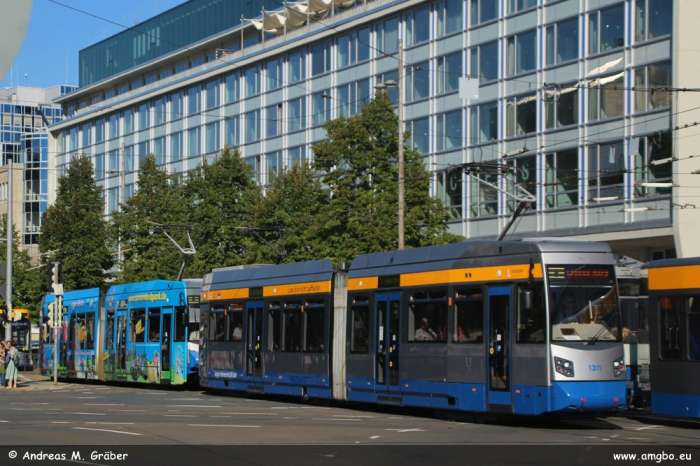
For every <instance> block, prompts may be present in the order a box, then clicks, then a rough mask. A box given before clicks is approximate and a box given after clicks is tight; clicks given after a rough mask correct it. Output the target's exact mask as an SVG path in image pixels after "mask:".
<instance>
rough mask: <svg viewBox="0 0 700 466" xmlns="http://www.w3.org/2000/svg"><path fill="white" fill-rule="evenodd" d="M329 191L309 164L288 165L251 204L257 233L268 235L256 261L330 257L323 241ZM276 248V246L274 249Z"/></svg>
mask: <svg viewBox="0 0 700 466" xmlns="http://www.w3.org/2000/svg"><path fill="white" fill-rule="evenodd" d="M328 207H329V200H328V191H326V190H324V189H323V185H322V184H321V181H320V180H319V179H318V177H317V176H316V174H315V173H314V170H313V169H312V168H311V167H310V166H309V165H308V164H305V163H304V164H301V165H299V164H294V165H292V167H291V168H285V169H284V170H282V172H281V173H279V174H278V175H277V177H276V178H275V179H274V181H273V182H272V184H271V185H270V186H268V187H267V189H266V191H265V196H264V197H261V198H260V200H259V202H258V203H256V204H255V205H254V206H252V209H253V210H252V212H251V219H253V220H254V221H255V228H256V232H257V235H260V236H261V237H263V238H264V239H265V241H266V242H267V244H266V243H265V242H262V241H261V244H260V247H259V248H257V249H256V250H255V251H254V254H253V256H254V257H255V262H258V263H270V262H272V263H282V262H285V263H287V262H302V261H308V260H315V259H322V258H325V257H327V256H326V253H327V251H328V249H327V248H326V246H325V244H324V241H325V239H326V238H325V237H326V232H325V218H326V215H327V209H328ZM273 248H274V249H273Z"/></svg>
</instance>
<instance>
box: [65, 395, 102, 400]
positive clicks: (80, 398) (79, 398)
mask: <svg viewBox="0 0 700 466" xmlns="http://www.w3.org/2000/svg"><path fill="white" fill-rule="evenodd" d="M71 398H73V399H75V400H94V399H95V398H104V397H102V396H71Z"/></svg>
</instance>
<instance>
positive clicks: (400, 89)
mask: <svg viewBox="0 0 700 466" xmlns="http://www.w3.org/2000/svg"><path fill="white" fill-rule="evenodd" d="M402 74H403V40H401V39H399V73H398V78H397V79H396V81H394V80H393V79H390V80H388V81H385V82H383V83H379V84H377V85H376V86H374V87H375V88H376V89H386V88H388V87H395V88H396V90H397V91H398V92H399V102H398V119H399V160H398V170H399V212H398V215H399V219H398V220H399V228H398V229H399V249H404V247H405V233H404V231H405V200H404V193H405V188H404V160H403V142H404V141H403V85H402V83H403V79H401V77H402Z"/></svg>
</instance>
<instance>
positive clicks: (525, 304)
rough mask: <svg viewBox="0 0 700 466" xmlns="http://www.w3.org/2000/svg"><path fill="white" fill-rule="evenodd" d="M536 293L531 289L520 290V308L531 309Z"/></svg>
mask: <svg viewBox="0 0 700 466" xmlns="http://www.w3.org/2000/svg"><path fill="white" fill-rule="evenodd" d="M534 299H535V296H534V293H533V292H532V291H531V290H520V310H521V311H531V310H532V309H533V308H534V307H535V305H534V302H533V301H534Z"/></svg>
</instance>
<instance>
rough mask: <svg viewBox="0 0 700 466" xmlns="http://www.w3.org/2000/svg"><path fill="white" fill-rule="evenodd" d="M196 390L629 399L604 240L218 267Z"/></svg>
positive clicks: (536, 400)
mask: <svg viewBox="0 0 700 466" xmlns="http://www.w3.org/2000/svg"><path fill="white" fill-rule="evenodd" d="M201 312H202V325H203V333H202V347H201V354H200V366H199V375H200V384H201V385H202V386H203V387H207V388H212V389H221V390H239V391H247V392H254V393H265V394H268V393H269V394H286V395H295V396H301V397H302V398H309V397H315V398H325V399H336V400H343V401H351V402H364V403H377V404H394V405H402V406H420V407H432V408H441V409H447V410H464V411H475V412H495V413H513V414H523V415H541V414H544V413H562V412H581V411H588V412H610V411H612V410H618V409H624V408H626V406H627V404H626V386H627V382H626V370H625V363H624V353H623V346H622V340H621V332H620V304H619V298H618V292H617V283H616V279H615V263H614V259H613V256H612V254H611V253H610V249H609V248H608V246H607V245H604V244H596V243H580V242H563V241H522V242H495V241H469V242H463V243H455V244H448V245H441V246H431V247H425V248H416V249H409V250H402V251H393V252H387V253H377V254H368V255H363V256H359V257H357V258H356V259H355V260H354V262H353V263H352V266H351V267H350V268H349V270H344V268H343V267H340V268H338V269H334V268H333V267H332V266H331V262H330V261H328V260H325V261H314V262H306V263H299V264H285V265H277V266H264V267H256V268H251V267H248V268H246V267H235V268H226V269H215V270H213V271H212V272H211V273H210V274H207V275H206V276H205V277H204V281H203V284H202V294H201Z"/></svg>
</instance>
